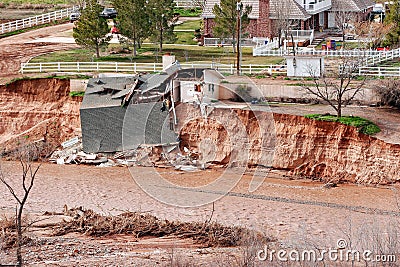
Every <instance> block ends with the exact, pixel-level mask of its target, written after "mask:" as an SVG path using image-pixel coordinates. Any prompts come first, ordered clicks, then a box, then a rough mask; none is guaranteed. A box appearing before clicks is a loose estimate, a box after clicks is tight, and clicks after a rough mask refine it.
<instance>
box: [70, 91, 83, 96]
mask: <svg viewBox="0 0 400 267" xmlns="http://www.w3.org/2000/svg"><path fill="white" fill-rule="evenodd" d="M84 95H85V92H82V91H71V92H69V96H72V97H73V96H84Z"/></svg>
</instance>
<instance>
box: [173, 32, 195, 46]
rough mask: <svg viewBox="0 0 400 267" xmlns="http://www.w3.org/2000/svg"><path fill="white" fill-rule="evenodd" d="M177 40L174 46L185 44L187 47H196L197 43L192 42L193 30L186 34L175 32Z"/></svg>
mask: <svg viewBox="0 0 400 267" xmlns="http://www.w3.org/2000/svg"><path fill="white" fill-rule="evenodd" d="M175 34H176V36H177V37H178V39H177V40H176V41H175V43H176V44H187V45H197V42H196V41H195V40H193V38H194V30H193V31H188V32H186V31H185V32H175Z"/></svg>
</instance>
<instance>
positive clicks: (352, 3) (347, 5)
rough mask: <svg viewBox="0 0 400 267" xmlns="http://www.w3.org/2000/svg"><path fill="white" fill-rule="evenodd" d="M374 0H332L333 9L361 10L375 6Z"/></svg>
mask: <svg viewBox="0 0 400 267" xmlns="http://www.w3.org/2000/svg"><path fill="white" fill-rule="evenodd" d="M374 4H375V2H374V1H372V0H332V8H331V11H350V12H359V11H362V10H364V9H368V8H370V7H372V6H374Z"/></svg>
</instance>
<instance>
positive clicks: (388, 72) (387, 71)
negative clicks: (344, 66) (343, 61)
mask: <svg viewBox="0 0 400 267" xmlns="http://www.w3.org/2000/svg"><path fill="white" fill-rule="evenodd" d="M358 75H360V76H374V77H400V67H361V68H359V69H358Z"/></svg>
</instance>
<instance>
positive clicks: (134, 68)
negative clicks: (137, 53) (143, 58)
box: [133, 62, 137, 72]
mask: <svg viewBox="0 0 400 267" xmlns="http://www.w3.org/2000/svg"><path fill="white" fill-rule="evenodd" d="M133 71H134V72H137V71H136V62H133Z"/></svg>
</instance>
